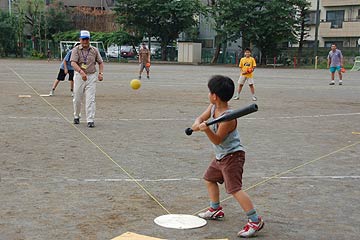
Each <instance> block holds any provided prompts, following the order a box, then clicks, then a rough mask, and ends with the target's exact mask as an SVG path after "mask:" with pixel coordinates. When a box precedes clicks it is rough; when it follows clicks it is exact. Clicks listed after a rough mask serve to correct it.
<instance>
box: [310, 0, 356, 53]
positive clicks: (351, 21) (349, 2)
mask: <svg viewBox="0 0 360 240" xmlns="http://www.w3.org/2000/svg"><path fill="white" fill-rule="evenodd" d="M308 1H309V2H310V3H311V8H310V9H311V13H310V16H309V20H310V24H311V28H310V32H309V33H310V36H309V37H308V38H307V39H306V40H307V45H308V47H311V46H313V45H314V40H315V28H316V21H315V20H316V18H315V15H316V7H317V6H316V5H317V0H308ZM319 3H320V5H319V7H320V25H319V38H318V39H319V46H320V47H329V46H330V45H331V44H332V43H336V44H337V45H338V46H339V47H357V46H358V40H359V38H360V0H320V2H319Z"/></svg>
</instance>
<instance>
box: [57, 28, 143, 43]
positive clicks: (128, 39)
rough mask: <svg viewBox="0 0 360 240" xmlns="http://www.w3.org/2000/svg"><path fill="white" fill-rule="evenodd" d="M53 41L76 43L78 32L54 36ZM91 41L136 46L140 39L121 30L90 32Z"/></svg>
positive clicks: (61, 33) (60, 33)
mask: <svg viewBox="0 0 360 240" xmlns="http://www.w3.org/2000/svg"><path fill="white" fill-rule="evenodd" d="M53 37H54V40H55V41H58V42H59V41H78V40H79V31H67V32H59V33H56V34H54V36H53ZM91 41H102V42H103V43H104V44H105V45H111V44H117V45H127V44H132V45H138V44H139V43H140V42H141V38H136V37H133V36H131V35H130V34H128V33H127V32H124V31H122V30H119V31H116V32H110V33H104V32H91Z"/></svg>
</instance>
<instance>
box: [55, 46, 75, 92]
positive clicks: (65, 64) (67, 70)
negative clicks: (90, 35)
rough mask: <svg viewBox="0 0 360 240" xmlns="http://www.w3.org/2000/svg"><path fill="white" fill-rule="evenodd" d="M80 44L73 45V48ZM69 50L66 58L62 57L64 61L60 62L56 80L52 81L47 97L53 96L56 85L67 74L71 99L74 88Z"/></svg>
mask: <svg viewBox="0 0 360 240" xmlns="http://www.w3.org/2000/svg"><path fill="white" fill-rule="evenodd" d="M79 44H80V43H75V45H74V47H76V46H77V45H79ZM70 58H71V50H70V51H68V53H67V54H66V56H65V57H64V60H63V61H62V62H61V65H60V70H59V73H58V76H57V79H56V80H55V81H54V83H53V86H52V89H51V91H50V93H49V96H53V95H54V92H55V89H56V87H57V85H58V84H59V82H60V81H64V80H65V77H66V75H67V74H69V81H70V91H71V96H72V97H73V96H74V94H73V88H74V68H73V67H72V66H71V61H70Z"/></svg>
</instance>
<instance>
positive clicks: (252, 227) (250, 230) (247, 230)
mask: <svg viewBox="0 0 360 240" xmlns="http://www.w3.org/2000/svg"><path fill="white" fill-rule="evenodd" d="M264 225H265V223H264V221H263V220H262V218H261V217H259V221H258V222H252V221H251V220H250V219H249V221H248V223H247V224H246V225H245V226H244V228H243V229H242V230H241V231H240V232H238V234H237V235H238V237H244V238H248V237H252V236H254V235H255V234H256V233H257V232H258V231H260V230H261V229H262V228H263V227H264Z"/></svg>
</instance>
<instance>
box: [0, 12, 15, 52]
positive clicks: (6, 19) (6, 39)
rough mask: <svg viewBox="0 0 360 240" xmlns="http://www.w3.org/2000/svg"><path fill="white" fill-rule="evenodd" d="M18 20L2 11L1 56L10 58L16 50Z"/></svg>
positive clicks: (0, 17)
mask: <svg viewBox="0 0 360 240" xmlns="http://www.w3.org/2000/svg"><path fill="white" fill-rule="evenodd" d="M15 22H16V19H15V18H14V17H12V16H10V15H9V14H8V13H4V12H2V11H0V32H1V34H0V55H1V56H8V55H9V54H10V53H11V52H15V50H16V27H15Z"/></svg>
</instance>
